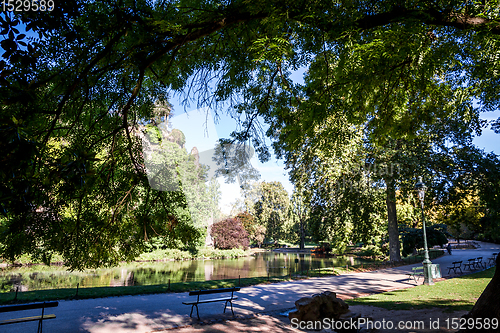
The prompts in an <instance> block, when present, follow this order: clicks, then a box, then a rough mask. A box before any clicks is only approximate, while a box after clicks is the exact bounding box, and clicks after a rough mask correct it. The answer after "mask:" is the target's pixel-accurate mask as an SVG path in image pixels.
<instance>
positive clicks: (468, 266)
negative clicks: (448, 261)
mask: <svg viewBox="0 0 500 333" xmlns="http://www.w3.org/2000/svg"><path fill="white" fill-rule="evenodd" d="M465 269H469V271H472V270H473V269H476V258H473V259H467V262H466V263H465V264H464V270H465Z"/></svg>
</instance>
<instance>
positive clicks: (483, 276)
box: [346, 267, 495, 312]
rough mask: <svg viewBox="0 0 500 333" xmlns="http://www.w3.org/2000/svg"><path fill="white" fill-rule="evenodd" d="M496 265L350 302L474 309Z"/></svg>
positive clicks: (405, 307)
mask: <svg viewBox="0 0 500 333" xmlns="http://www.w3.org/2000/svg"><path fill="white" fill-rule="evenodd" d="M494 273H495V267H493V268H490V269H488V270H485V271H482V272H478V273H474V274H469V275H465V276H461V277H458V278H454V279H449V280H445V281H441V282H437V283H435V284H434V285H433V286H426V285H419V286H417V287H414V288H410V289H404V290H397V291H391V292H386V293H382V294H376V295H371V296H367V297H360V298H355V299H350V300H346V302H347V303H348V304H349V305H372V306H377V307H381V308H385V309H389V310H411V309H426V308H434V307H436V308H445V311H450V312H451V311H458V310H470V309H471V308H472V306H473V305H474V303H476V301H477V299H478V298H479V296H480V295H481V293H482V292H483V290H484V289H485V288H486V286H487V284H488V283H489V282H490V280H491V278H492V277H493V274H494Z"/></svg>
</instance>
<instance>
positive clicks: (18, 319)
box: [0, 314, 56, 325]
mask: <svg viewBox="0 0 500 333" xmlns="http://www.w3.org/2000/svg"><path fill="white" fill-rule="evenodd" d="M54 318H56V315H53V314H50V315H44V316H43V318H42V316H34V317H24V318H15V319H6V320H2V321H0V325H8V324H16V323H25V322H29V321H37V320H40V319H43V320H45V319H54Z"/></svg>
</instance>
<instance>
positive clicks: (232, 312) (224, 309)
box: [224, 300, 234, 316]
mask: <svg viewBox="0 0 500 333" xmlns="http://www.w3.org/2000/svg"><path fill="white" fill-rule="evenodd" d="M228 302H229V304H231V312H232V313H233V316H234V311H233V302H231V301H230V300H229V301H226V304H225V305H224V313H226V307H227V303H228Z"/></svg>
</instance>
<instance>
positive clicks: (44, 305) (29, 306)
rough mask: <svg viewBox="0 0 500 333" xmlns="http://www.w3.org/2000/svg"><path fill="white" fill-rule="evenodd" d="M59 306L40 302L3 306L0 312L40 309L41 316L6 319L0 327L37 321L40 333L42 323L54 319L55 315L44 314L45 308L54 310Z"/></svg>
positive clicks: (0, 322) (53, 303)
mask: <svg viewBox="0 0 500 333" xmlns="http://www.w3.org/2000/svg"><path fill="white" fill-rule="evenodd" d="M58 305H59V302H41V303H29V304H17V305H5V306H0V312H14V311H24V310H33V309H42V315H41V316H33V317H24V318H15V319H6V320H2V321H0V325H8V324H17V323H25V322H29V321H38V330H37V332H38V333H41V332H42V323H43V321H44V320H46V319H54V318H56V315H53V314H49V315H46V314H45V308H54V307H56V306H58Z"/></svg>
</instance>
